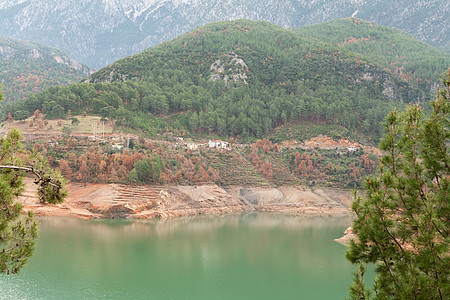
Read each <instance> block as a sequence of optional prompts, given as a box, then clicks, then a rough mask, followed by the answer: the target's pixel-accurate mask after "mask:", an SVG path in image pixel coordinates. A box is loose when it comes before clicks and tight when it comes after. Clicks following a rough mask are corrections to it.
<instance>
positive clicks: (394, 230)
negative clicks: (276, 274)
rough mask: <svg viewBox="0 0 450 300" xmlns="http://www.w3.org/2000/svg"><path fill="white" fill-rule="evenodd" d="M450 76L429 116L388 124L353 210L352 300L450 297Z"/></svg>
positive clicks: (411, 113)
mask: <svg viewBox="0 0 450 300" xmlns="http://www.w3.org/2000/svg"><path fill="white" fill-rule="evenodd" d="M449 72H450V71H449ZM449 75H450V74H449ZM449 77H450V76H449ZM449 77H446V78H445V79H444V89H442V90H439V91H438V95H437V97H436V100H435V101H433V103H432V113H431V115H430V116H429V117H427V118H425V119H424V117H423V113H422V110H421V108H420V107H419V106H417V105H411V106H410V107H409V109H408V110H406V111H405V112H404V113H398V112H397V111H393V112H392V113H390V114H389V116H388V118H387V122H386V125H385V126H386V131H387V133H386V135H385V136H384V138H383V139H382V140H381V143H380V148H381V149H382V150H383V151H384V156H383V158H382V159H381V162H380V166H379V171H378V174H377V175H376V176H374V177H370V178H367V180H366V183H365V185H366V188H367V192H366V198H365V199H362V198H360V197H357V198H356V199H355V202H354V203H353V206H352V209H353V211H354V212H355V213H356V220H355V221H354V223H353V231H354V233H355V234H356V235H357V240H354V241H351V243H350V247H349V249H348V251H347V258H348V259H349V260H350V261H351V262H352V263H354V264H361V269H360V270H359V271H358V272H357V273H356V276H355V282H354V284H353V286H352V287H351V296H352V299H371V298H374V299H448V298H449V297H450V255H449V253H450V252H449V250H450V249H449V245H450V238H449V225H450V210H449V192H450V186H449V180H450V155H449V143H450V140H449V138H450V128H449V119H450V102H449V87H450V82H449ZM367 263H374V264H376V275H377V276H376V279H375V285H374V293H373V294H372V295H371V292H370V291H369V290H368V289H367V288H366V287H365V286H364V281H363V275H364V264H367Z"/></svg>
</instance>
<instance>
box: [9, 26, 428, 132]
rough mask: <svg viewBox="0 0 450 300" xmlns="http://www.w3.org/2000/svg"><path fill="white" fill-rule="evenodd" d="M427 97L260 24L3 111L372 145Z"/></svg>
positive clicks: (226, 29) (186, 42)
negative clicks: (360, 140)
mask: <svg viewBox="0 0 450 300" xmlns="http://www.w3.org/2000/svg"><path fill="white" fill-rule="evenodd" d="M423 94H424V91H423V90H420V89H419V88H417V87H413V86H411V85H410V84H408V83H407V82H405V81H403V80H401V78H399V77H398V76H396V75H395V74H392V72H390V71H388V70H384V69H382V68H380V67H378V66H376V64H374V63H372V62H370V61H365V60H363V59H362V58H360V57H358V56H357V55H355V54H353V53H351V52H350V51H348V50H346V49H343V48H342V47H341V46H338V45H331V44H330V43H323V42H320V41H316V40H314V39H308V38H305V37H304V36H302V35H301V34H299V33H297V32H295V31H294V30H288V29H283V28H281V27H278V26H275V25H272V24H270V23H268V22H263V21H258V22H255V21H247V20H239V21H227V22H218V23H212V24H209V25H207V26H204V27H201V28H198V29H196V30H194V31H192V32H190V33H188V34H185V35H183V36H180V37H178V38H176V39H174V40H172V41H170V42H166V43H163V44H161V45H159V46H157V47H155V48H150V49H147V50H146V51H144V52H143V53H141V54H137V55H134V56H130V57H127V58H124V59H122V60H119V61H117V62H115V63H113V64H112V65H110V66H108V67H106V68H103V69H101V70H99V71H98V72H96V73H94V74H93V75H91V76H90V77H88V78H87V80H86V82H85V83H80V84H73V85H70V86H68V87H53V88H50V89H48V90H46V91H44V92H42V93H38V94H36V95H32V96H30V97H28V99H27V101H25V102H23V103H19V104H16V105H7V106H6V107H5V112H6V113H8V112H11V113H12V115H13V116H14V118H16V119H17V118H18V117H17V116H18V115H20V116H24V115H27V114H28V115H30V114H31V113H33V112H34V111H35V110H36V109H39V110H40V111H41V112H43V113H46V114H47V116H48V117H49V118H58V117H63V116H65V115H66V114H67V111H68V110H69V109H70V110H71V113H72V115H75V114H80V113H82V112H87V113H93V114H100V115H102V116H104V117H108V118H111V119H114V120H116V122H117V123H116V124H118V125H125V126H128V127H130V128H134V129H135V130H141V131H143V132H147V133H156V132H158V131H162V130H164V129H167V128H169V127H170V128H174V129H180V130H181V129H183V130H188V131H191V132H204V133H216V134H220V135H231V136H237V135H240V136H243V137H248V136H255V137H261V136H264V135H266V134H268V133H269V132H270V131H271V130H272V129H274V128H276V127H278V126H280V125H283V124H285V123H287V122H290V123H297V124H298V123H302V122H314V123H317V124H334V125H339V126H343V127H345V128H348V129H350V130H356V131H359V132H363V133H365V134H369V135H371V136H375V137H376V136H377V135H379V133H380V132H381V126H380V122H381V121H382V120H383V119H384V117H385V115H386V113H387V111H389V110H390V109H392V108H393V107H394V106H397V107H399V106H402V105H403V103H405V102H411V101H418V100H421V99H422V100H428V99H423V98H422V96H423Z"/></svg>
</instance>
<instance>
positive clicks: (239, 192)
mask: <svg viewBox="0 0 450 300" xmlns="http://www.w3.org/2000/svg"><path fill="white" fill-rule="evenodd" d="M68 189H69V196H68V198H67V199H66V201H65V202H64V203H62V204H59V205H43V204H41V203H39V201H38V198H37V196H36V190H35V186H34V184H33V181H32V179H28V180H26V190H25V192H24V193H23V195H22V196H21V197H20V198H19V201H20V202H21V203H22V204H23V205H24V209H25V210H26V211H27V210H32V211H34V212H35V213H36V214H38V215H57V216H73V217H78V218H130V219H152V218H168V217H179V216H194V215H222V214H235V213H242V212H246V211H255V210H256V211H263V212H282V213H288V214H348V213H349V209H348V207H349V202H350V192H348V191H344V190H332V189H316V190H311V189H309V188H306V187H288V186H286V187H280V188H242V187H233V188H231V189H229V190H228V191H226V190H224V189H222V188H221V187H219V186H217V185H215V184H210V185H202V186H166V187H150V186H126V185H122V184H86V185H84V184H70V185H69V186H68Z"/></svg>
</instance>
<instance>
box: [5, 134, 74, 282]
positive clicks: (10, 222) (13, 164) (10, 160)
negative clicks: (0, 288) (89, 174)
mask: <svg viewBox="0 0 450 300" xmlns="http://www.w3.org/2000/svg"><path fill="white" fill-rule="evenodd" d="M20 138H21V137H20V133H19V132H18V131H17V130H12V131H11V132H10V133H9V134H8V136H7V137H6V138H3V139H0V273H7V274H14V273H17V272H18V271H19V270H20V269H21V268H22V267H23V266H24V265H25V263H26V262H27V260H28V258H30V257H31V255H32V254H33V250H34V246H35V239H36V237H37V224H36V222H35V221H34V218H33V214H32V213H31V212H29V213H28V214H27V215H26V216H24V217H23V216H22V205H21V204H20V203H17V202H15V199H16V198H17V197H18V196H20V194H21V193H22V191H23V186H24V184H23V177H24V176H25V174H26V173H30V174H33V175H34V176H35V177H36V180H35V183H36V184H37V185H38V190H37V192H38V196H39V199H40V201H41V202H43V203H52V204H55V203H61V202H62V201H63V199H64V197H65V196H66V194H67V192H66V191H65V189H64V180H63V178H62V177H61V175H60V174H59V173H57V172H54V171H51V170H49V169H48V166H47V164H46V163H45V161H44V159H43V158H42V157H41V156H40V155H39V154H38V153H32V154H30V153H27V152H26V151H24V149H23V148H22V145H21V143H20Z"/></svg>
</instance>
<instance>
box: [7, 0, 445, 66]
mask: <svg viewBox="0 0 450 300" xmlns="http://www.w3.org/2000/svg"><path fill="white" fill-rule="evenodd" d="M449 13H450V7H449V4H448V2H447V1H442V0H439V1H434V2H433V3H425V2H423V1H419V0H417V1H414V2H413V3H411V2H410V1H406V0H402V1H396V2H395V3H391V2H387V3H386V2H385V1H381V0H377V1H357V0H332V1H323V0H315V1H306V0H300V1H298V2H292V1H289V0H282V1H274V0H266V1H264V2H263V3H262V2H261V1H256V0H245V1H237V0H220V1H212V0H146V1H138V0H114V1H113V0H108V1H101V0H87V1H82V2H76V3H75V2H69V1H68V0H65V1H64V0H58V1H57V0H45V1H44V0H35V1H26V0H20V1H16V2H14V3H12V2H11V1H9V0H0V25H1V26H0V28H1V29H0V34H1V35H6V36H10V37H13V38H21V39H26V40H34V41H38V42H41V43H43V44H49V45H54V46H56V47H57V48H59V49H62V50H64V51H65V52H67V53H68V54H69V55H70V56H71V57H74V58H75V59H77V60H80V61H83V62H85V63H87V64H89V65H91V66H93V67H95V68H100V67H103V66H105V65H107V64H109V63H111V62H113V61H115V60H117V59H118V58H121V57H125V56H128V55H131V54H134V53H138V52H140V51H142V50H144V49H145V48H148V47H150V46H155V45H157V44H159V43H160V42H163V41H167V40H170V39H172V38H174V37H176V36H178V35H180V34H183V33H186V32H188V31H190V30H192V29H194V28H196V27H198V26H201V25H204V24H206V23H209V22H213V21H221V20H230V19H243V18H245V19H252V20H267V21H269V22H271V23H274V24H277V25H279V26H283V27H301V26H303V25H307V24H313V23H320V22H323V21H326V20H334V19H339V18H343V17H350V16H356V17H359V18H363V19H366V20H369V21H373V22H375V23H378V24H381V25H387V26H391V27H398V28H401V29H403V30H405V31H407V32H409V33H411V34H414V35H415V36H416V37H417V38H419V39H421V40H424V41H426V42H428V43H429V44H433V45H436V46H439V47H440V48H441V49H444V50H445V51H447V52H449V51H450V44H449V43H450V41H449V36H448V34H447V32H448V31H449V25H448V19H447V18H446V16H448V15H449Z"/></svg>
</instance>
